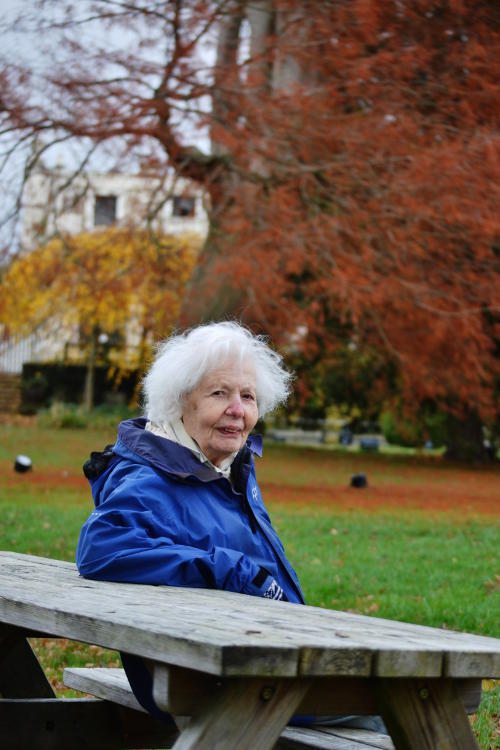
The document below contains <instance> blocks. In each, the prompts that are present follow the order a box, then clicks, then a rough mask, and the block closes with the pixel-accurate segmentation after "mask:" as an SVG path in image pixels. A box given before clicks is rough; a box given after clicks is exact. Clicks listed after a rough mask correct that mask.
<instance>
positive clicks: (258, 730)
mask: <svg viewBox="0 0 500 750" xmlns="http://www.w3.org/2000/svg"><path fill="white" fill-rule="evenodd" d="M309 685H310V683H309V681H308V680H291V681H290V680H289V681H286V680H272V679H271V680H269V679H267V680H266V679H264V680H251V681H249V680H247V679H237V680H233V681H231V684H230V685H229V684H227V685H224V686H223V687H222V688H221V690H220V691H218V692H217V693H215V694H213V695H212V696H210V698H208V699H207V701H206V702H205V705H204V706H203V708H202V709H201V711H200V713H199V714H198V715H197V716H195V717H193V718H192V719H191V721H190V723H189V724H188V725H187V727H186V728H185V729H184V731H183V732H182V734H181V735H180V737H179V739H178V740H177V742H176V743H175V745H174V748H173V750H255V748H259V750H271V748H272V747H274V745H275V743H276V741H277V740H278V738H279V736H280V733H281V731H282V729H283V727H284V726H285V725H286V723H287V721H288V719H289V718H290V716H291V715H292V714H293V713H294V712H295V709H296V708H297V706H298V704H299V703H300V700H301V698H302V697H303V696H304V694H305V693H306V692H307V690H308V688H309Z"/></svg>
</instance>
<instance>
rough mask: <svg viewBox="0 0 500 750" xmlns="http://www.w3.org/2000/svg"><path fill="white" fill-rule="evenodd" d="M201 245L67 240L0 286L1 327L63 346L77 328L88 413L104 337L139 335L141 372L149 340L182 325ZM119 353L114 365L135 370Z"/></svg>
mask: <svg viewBox="0 0 500 750" xmlns="http://www.w3.org/2000/svg"><path fill="white" fill-rule="evenodd" d="M200 244H201V239H200V237H199V236H197V235H194V234H190V235H189V234H185V235H180V236H170V235H169V236H165V235H161V236H160V235H153V234H152V233H151V232H149V231H147V230H137V229H130V228H116V227H113V228H108V229H106V230H104V231H99V232H89V233H84V234H79V235H69V236H61V237H58V238H56V239H53V240H51V241H50V242H48V243H47V244H46V245H43V246H41V247H39V248H38V249H36V250H33V251H31V252H29V253H26V254H24V255H21V256H19V257H18V258H16V259H15V260H14V261H13V262H12V263H11V265H10V266H9V267H8V268H7V269H6V271H5V272H4V274H3V276H2V278H1V281H0V323H1V324H3V328H4V331H7V333H8V335H9V336H11V337H16V338H18V339H19V338H22V337H23V336H27V335H29V334H30V333H32V332H33V331H37V330H38V331H43V332H44V333H45V335H47V336H50V337H55V336H57V337H58V338H59V341H61V340H64V337H65V339H66V340H68V339H69V338H71V336H72V332H73V331H74V330H75V328H76V329H78V331H79V333H80V340H81V341H84V342H85V343H86V360H87V377H86V387H85V397H84V402H85V406H86V407H87V408H88V409H91V408H92V405H93V389H94V370H95V364H96V345H97V339H98V336H100V335H101V336H102V335H103V334H105V335H108V336H111V335H115V334H116V332H120V333H122V334H124V333H125V331H126V330H127V329H128V330H129V331H130V330H133V331H134V334H135V339H136V340H139V341H140V344H139V345H138V347H137V348H136V350H135V351H136V357H135V360H136V361H135V364H136V366H139V367H140V366H141V365H142V364H143V362H144V357H145V356H147V350H148V342H150V341H151V338H158V337H164V336H166V335H168V333H169V332H170V331H171V329H172V327H173V326H174V325H175V322H176V320H177V317H178V314H179V310H180V305H181V301H182V298H183V295H184V291H185V287H186V283H187V281H188V279H189V278H190V276H191V273H192V270H193V266H194V263H195V261H196V257H197V255H198V252H199V249H200ZM126 351H127V350H126V348H124V349H123V351H122V354H120V350H117V352H116V354H115V359H114V362H113V364H114V365H116V366H117V367H118V368H120V367H123V368H127V367H130V359H128V360H127V359H126V356H125V355H126Z"/></svg>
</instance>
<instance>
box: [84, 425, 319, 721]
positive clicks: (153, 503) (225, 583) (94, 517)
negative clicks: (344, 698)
mask: <svg viewBox="0 0 500 750" xmlns="http://www.w3.org/2000/svg"><path fill="white" fill-rule="evenodd" d="M145 425H146V420H145V419H134V420H128V421H127V422H122V424H121V425H120V426H119V429H118V439H117V441H116V443H115V444H114V446H108V448H107V449H106V450H105V451H104V452H103V453H94V454H92V456H91V460H90V461H88V462H87V463H86V465H85V467H84V470H85V473H86V475H87V477H88V478H89V480H90V483H91V487H92V494H93V497H94V503H95V510H94V511H93V512H92V513H91V515H90V517H89V518H88V520H87V521H86V522H85V524H84V526H83V528H82V531H81V534H80V539H79V542H78V548H77V553H76V562H77V566H78V569H79V571H80V573H81V574H82V575H83V576H85V577H87V578H95V579H99V580H108V581H127V582H130V583H148V584H158V585H161V584H167V585H169V586H186V587H191V588H216V589H225V590H227V591H235V592H239V593H243V594H250V595H253V596H263V595H264V592H265V591H267V589H268V588H269V586H270V583H271V582H272V581H273V579H274V580H276V581H277V582H278V583H279V585H280V586H281V588H282V589H283V590H284V592H285V594H286V596H287V598H288V600H289V601H290V602H297V603H304V597H303V595H302V592H301V590H300V585H299V582H298V579H297V575H296V573H295V571H294V570H293V568H292V566H291V565H290V563H289V562H288V560H287V559H286V556H285V551H284V549H283V545H282V543H281V541H280V539H279V537H278V535H277V534H276V532H275V531H274V529H273V527H272V525H271V521H270V518H269V516H268V514H267V511H266V509H265V507H264V503H263V502H262V498H261V495H260V491H259V487H258V485H257V481H256V478H255V466H254V458H253V454H254V453H255V454H257V455H259V456H260V455H261V449H262V441H261V439H260V438H259V437H257V436H251V437H250V438H249V439H248V441H247V444H246V445H245V446H244V447H243V448H242V449H241V450H240V451H239V453H238V455H237V456H236V458H235V460H234V462H233V464H232V469H231V477H232V480H233V485H231V483H230V482H229V481H228V480H227V479H225V478H224V477H222V476H221V475H220V474H218V473H217V472H216V471H214V469H212V468H210V467H208V466H206V465H203V464H201V463H200V462H199V461H198V459H197V458H196V457H195V456H194V455H193V453H192V452H191V451H190V450H188V449H187V448H184V447H183V446H181V445H177V444H176V443H174V442H172V441H170V440H167V439H165V438H162V437H159V436H157V435H154V434H153V433H151V432H149V431H146V430H145V429H144V428H145ZM121 657H122V663H123V667H124V669H125V672H126V674H127V677H128V679H129V682H130V685H131V687H132V690H133V692H134V694H135V696H136V698H137V699H138V701H139V703H141V705H142V706H143V707H144V708H145V709H146V710H147V711H149V712H150V713H151V714H152V715H153V716H156V717H157V718H160V719H162V720H163V721H166V722H172V717H170V716H169V715H168V714H166V713H164V712H163V711H161V710H160V709H159V708H158V707H157V705H156V703H155V701H154V698H153V684H152V679H151V675H150V673H149V671H148V669H147V668H146V665H145V663H144V662H143V660H142V659H140V658H138V657H136V656H133V655H131V654H126V653H122V654H121ZM308 721H309V717H306V719H305V723H308ZM295 723H304V719H303V718H302V717H301V718H297V719H296V720H295Z"/></svg>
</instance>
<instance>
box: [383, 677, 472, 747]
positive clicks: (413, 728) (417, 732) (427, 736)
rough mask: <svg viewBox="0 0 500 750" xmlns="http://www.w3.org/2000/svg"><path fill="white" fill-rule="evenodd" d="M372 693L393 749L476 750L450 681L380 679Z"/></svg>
mask: <svg viewBox="0 0 500 750" xmlns="http://www.w3.org/2000/svg"><path fill="white" fill-rule="evenodd" d="M375 690H376V692H377V698H378V701H379V705H380V712H381V714H382V716H383V718H384V721H385V723H386V726H387V728H388V730H389V732H390V734H391V737H392V739H393V742H394V745H395V747H396V750H479V746H478V744H477V741H476V738H475V736H474V733H473V731H472V729H471V726H470V722H469V720H468V718H467V714H466V713H465V709H464V706H463V703H462V701H461V699H460V697H459V694H458V692H457V690H456V687H455V684H454V682H453V680H450V679H440V680H428V681H425V680H412V679H403V678H400V679H398V678H394V679H379V680H377V682H376V686H375Z"/></svg>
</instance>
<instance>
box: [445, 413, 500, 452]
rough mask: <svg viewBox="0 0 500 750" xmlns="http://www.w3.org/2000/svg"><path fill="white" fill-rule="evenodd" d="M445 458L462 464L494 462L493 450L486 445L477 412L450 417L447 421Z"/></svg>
mask: <svg viewBox="0 0 500 750" xmlns="http://www.w3.org/2000/svg"><path fill="white" fill-rule="evenodd" d="M446 432H447V439H446V452H445V458H448V459H450V460H452V461H462V462H470V463H474V462H486V461H492V460H493V459H494V455H493V452H492V450H491V449H490V448H489V447H488V446H487V445H485V440H484V433H483V425H482V422H481V419H480V418H479V415H478V414H477V412H475V411H472V412H470V411H469V412H467V413H466V414H465V415H464V416H463V417H461V418H458V417H455V416H453V415H451V414H450V415H448V417H447V420H446Z"/></svg>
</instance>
